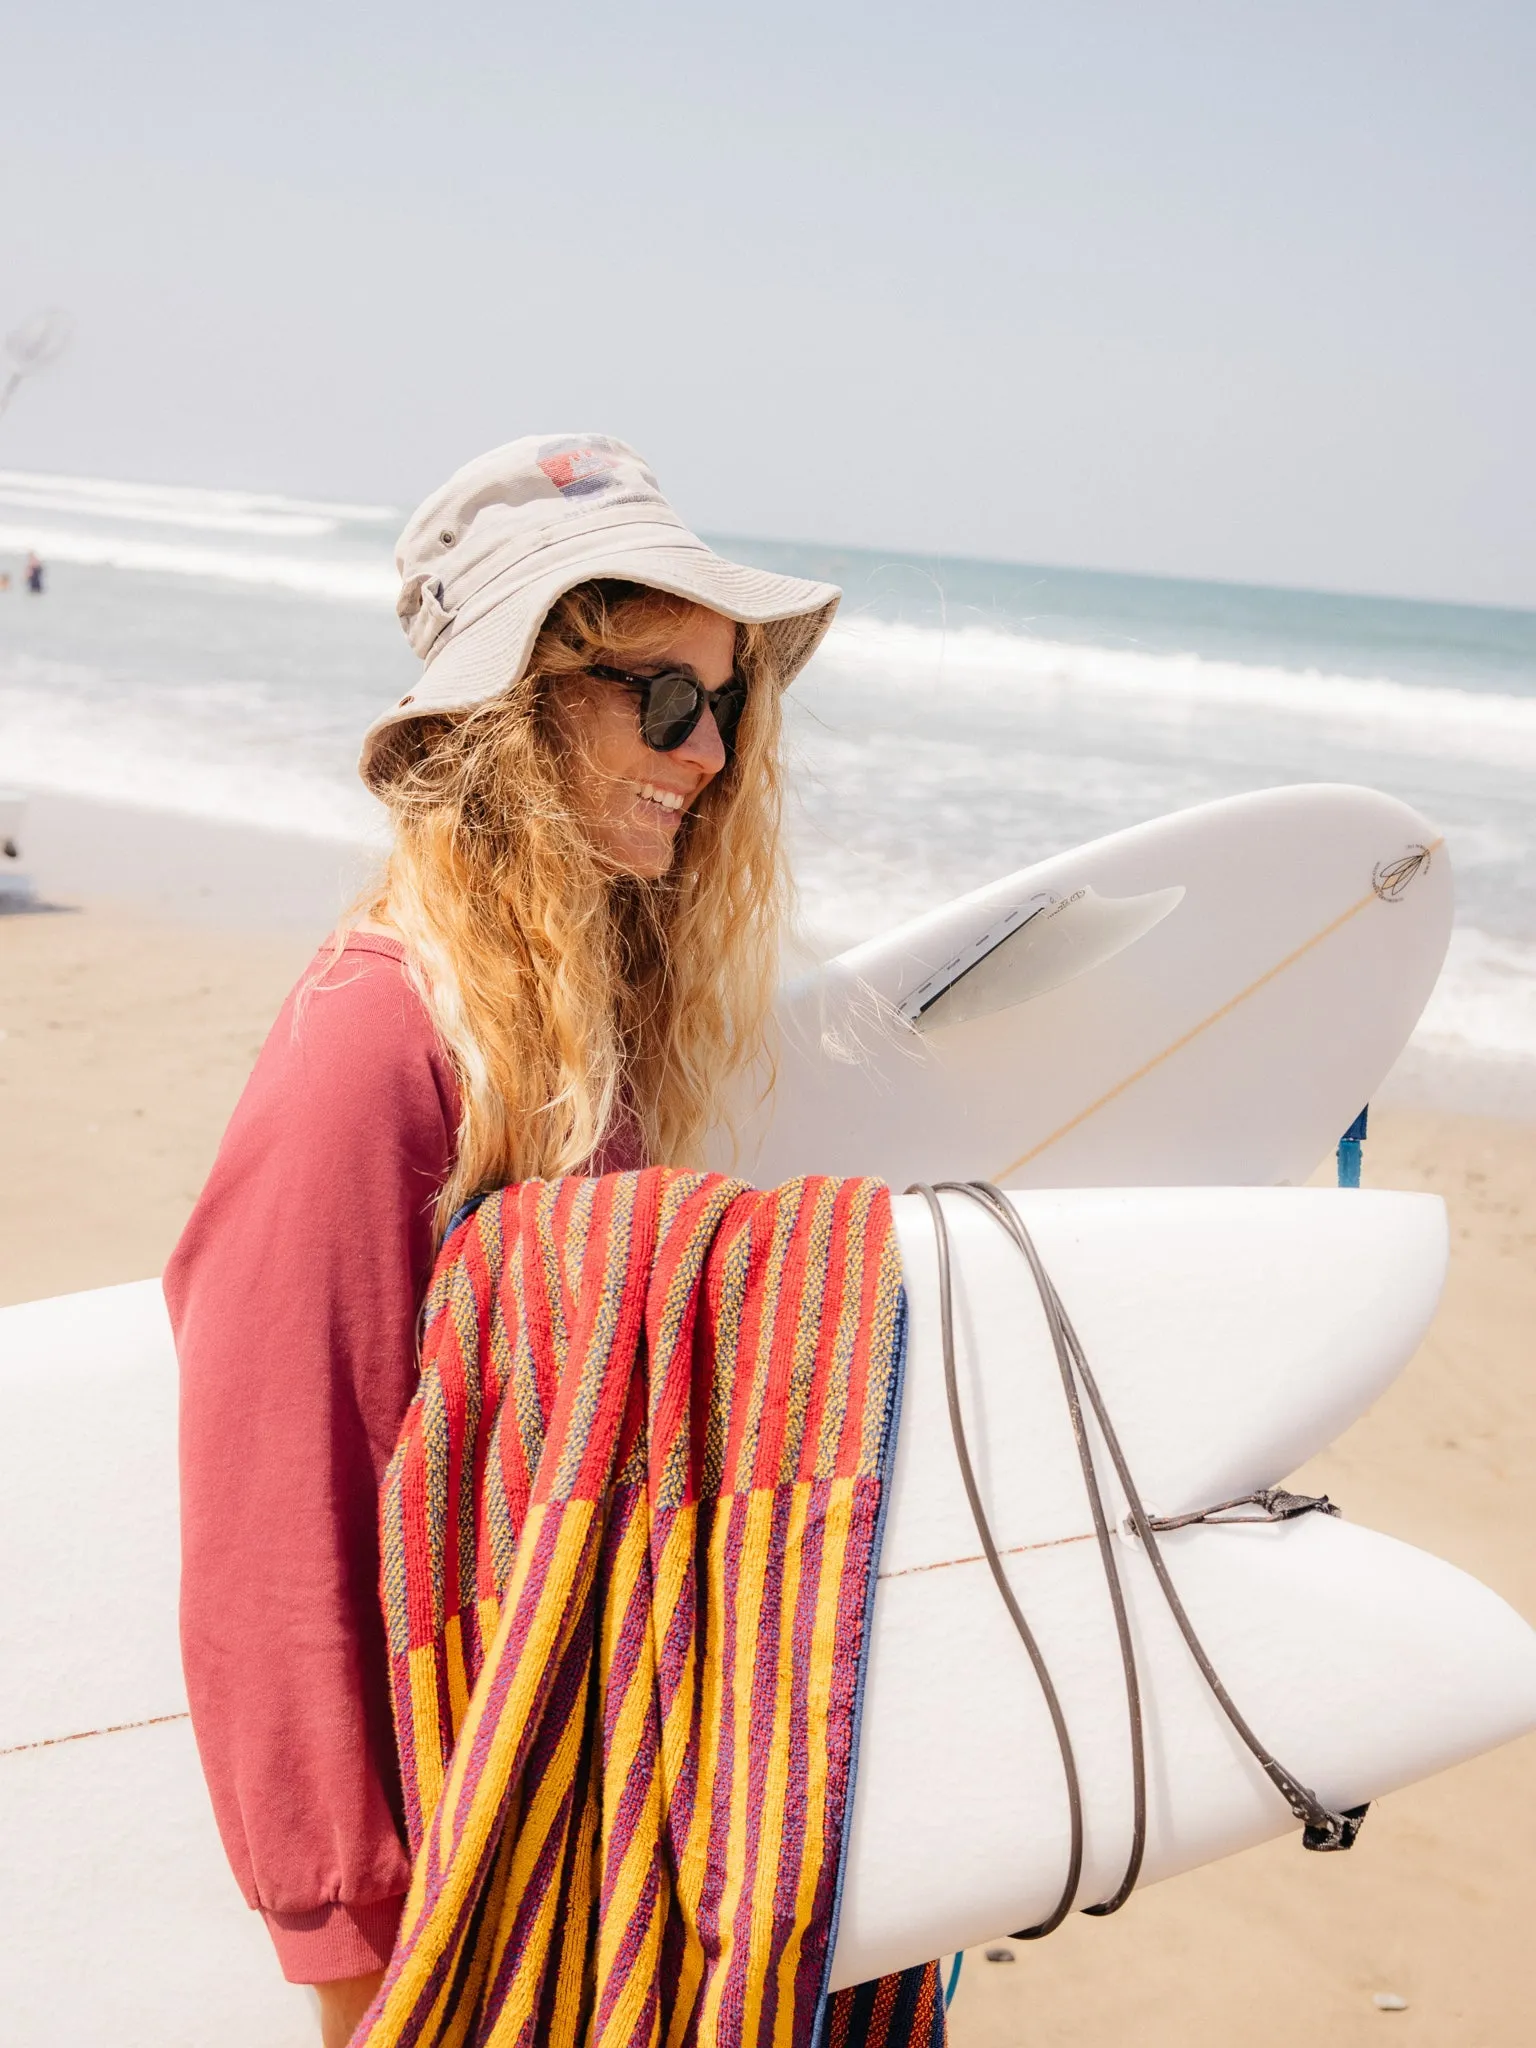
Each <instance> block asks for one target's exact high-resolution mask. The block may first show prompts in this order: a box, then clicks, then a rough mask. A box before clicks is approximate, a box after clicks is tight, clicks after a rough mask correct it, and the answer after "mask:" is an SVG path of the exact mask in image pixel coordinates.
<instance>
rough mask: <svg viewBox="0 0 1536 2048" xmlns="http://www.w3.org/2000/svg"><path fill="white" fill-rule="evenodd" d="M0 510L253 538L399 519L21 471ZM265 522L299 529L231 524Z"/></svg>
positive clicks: (300, 501)
mask: <svg viewBox="0 0 1536 2048" xmlns="http://www.w3.org/2000/svg"><path fill="white" fill-rule="evenodd" d="M0 505H19V506H23V507H25V508H27V509H29V510H30V509H33V508H37V509H43V510H48V511H67V512H75V513H79V514H81V515H82V516H85V517H90V516H91V515H93V514H94V515H95V516H97V517H98V518H111V519H155V520H160V521H162V522H164V523H165V524H166V525H170V526H209V527H213V528H215V529H223V530H226V531H239V532H253V533H254V532H267V531H279V530H280V531H284V532H289V533H300V532H302V533H314V532H330V531H331V530H333V529H334V528H335V526H336V525H337V523H338V522H339V521H341V520H348V521H355V522H358V523H360V524H364V525H384V526H393V525H397V524H398V523H399V518H400V515H399V513H398V512H397V511H396V510H395V509H394V508H393V507H392V506H389V505H348V504H332V503H329V502H327V501H324V500H319V499H314V498H285V497H282V496H281V495H279V494H277V493H275V492H271V491H210V490H202V489H195V488H192V487H191V486H188V485H184V484H135V483H121V482H119V481H117V480H116V479H115V478H112V477H96V476H53V475H48V474H45V473H43V472H40V471H33V470H21V469H0ZM269 518H276V519H288V520H298V521H302V522H303V524H302V525H293V526H288V527H284V528H281V529H279V528H268V527H263V526H239V525H237V524H235V523H234V522H238V521H241V520H250V519H257V520H263V519H269Z"/></svg>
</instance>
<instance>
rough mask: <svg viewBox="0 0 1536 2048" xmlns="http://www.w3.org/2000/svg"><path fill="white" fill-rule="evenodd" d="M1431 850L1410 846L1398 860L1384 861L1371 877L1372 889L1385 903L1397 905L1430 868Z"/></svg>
mask: <svg viewBox="0 0 1536 2048" xmlns="http://www.w3.org/2000/svg"><path fill="white" fill-rule="evenodd" d="M1430 854H1431V848H1429V847H1427V846H1410V847H1409V848H1408V851H1407V852H1406V853H1400V854H1399V855H1398V856H1397V858H1396V860H1384V861H1382V862H1381V863H1380V865H1379V866H1378V867H1377V868H1376V869H1375V870H1374V872H1373V873H1372V875H1371V887H1372V888H1373V889H1374V890H1375V891H1376V894H1377V895H1378V896H1379V897H1380V898H1381V900H1382V902H1383V903H1397V902H1399V901H1401V899H1402V898H1403V897H1404V896H1405V895H1406V894H1407V892H1408V890H1409V888H1410V887H1411V886H1412V885H1413V883H1414V882H1416V881H1417V880H1418V878H1419V876H1420V875H1422V874H1423V873H1424V872H1425V871H1426V869H1427V868H1428V866H1429V862H1430Z"/></svg>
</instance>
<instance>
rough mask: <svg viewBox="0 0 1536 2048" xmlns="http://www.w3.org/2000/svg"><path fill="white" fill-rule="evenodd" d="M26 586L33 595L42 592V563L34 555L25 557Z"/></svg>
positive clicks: (37, 595) (39, 595)
mask: <svg viewBox="0 0 1536 2048" xmlns="http://www.w3.org/2000/svg"><path fill="white" fill-rule="evenodd" d="M27 588H28V590H30V591H31V593H32V595H33V596H34V597H41V596H42V594H43V565H42V563H41V562H40V561H39V560H38V558H37V556H36V555H28V557H27Z"/></svg>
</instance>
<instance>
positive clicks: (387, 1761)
mask: <svg viewBox="0 0 1536 2048" xmlns="http://www.w3.org/2000/svg"><path fill="white" fill-rule="evenodd" d="M398 564H399V568H400V572H401V579H402V589H401V596H400V601H399V606H398V609H399V612H400V616H401V620H402V623H403V625H404V627H405V630H406V633H407V635H408V636H409V638H410V640H411V643H412V645H413V647H414V648H415V650H416V652H417V653H418V654H419V655H420V656H421V657H422V658H423V661H424V663H425V669H424V673H423V677H422V680H421V681H420V683H419V684H418V685H417V687H416V688H415V689H414V690H413V691H412V692H410V693H409V695H407V696H406V697H404V698H402V699H401V701H400V703H399V704H397V705H396V706H395V707H394V708H393V709H392V710H391V711H389V712H388V713H387V714H386V715H385V716H384V717H383V718H381V719H380V720H378V721H377V722H376V723H375V725H374V726H373V727H372V728H371V729H370V731H369V733H368V735H367V737H366V740H365V742H364V750H363V759H362V772H363V775H364V778H365V779H366V780H367V782H368V783H369V784H370V786H371V787H372V788H373V789H374V790H375V791H376V792H377V793H378V795H379V796H380V797H381V798H382V799H383V801H384V803H385V805H386V807H387V809H388V811H389V813H390V817H391V822H392V825H393V845H392V849H391V852H390V855H389V859H388V862H387V864H386V867H385V870H384V873H383V876H382V879H381V881H380V884H379V887H378V889H377V891H376V893H375V894H374V895H373V897H372V899H371V901H370V902H369V903H368V905H367V907H366V911H365V913H364V914H362V915H360V916H359V917H357V918H355V919H354V920H353V922H352V923H351V924H350V925H349V926H347V927H344V929H343V931H342V932H341V933H339V934H338V935H337V938H336V939H335V940H334V941H333V942H332V944H331V945H329V946H328V947H326V948H324V949H323V950H322V952H321V954H320V956H319V958H318V959H317V960H316V961H315V962H314V963H313V965H312V966H311V968H310V969H309V970H308V971H307V973H306V974H305V975H304V976H303V977H302V978H301V980H300V983H299V985H298V987H297V988H296V990H295V991H294V993H293V995H292V996H290V998H289V1000H288V1003H287V1005H286V1006H285V1008H284V1010H283V1012H282V1014H281V1015H280V1016H279V1018H278V1021H277V1023H276V1025H275V1026H274V1027H273V1031H272V1034H271V1036H270V1037H269V1039H268V1041H267V1043H266V1046H265V1047H264V1049H263V1051H262V1053H261V1056H260V1059H259V1060H258V1062H257V1065H256V1069H255V1072H254V1073H253V1075H252V1077H251V1080H250V1083H249V1085H248V1086H247V1089H246V1091H245V1094H244V1096H243V1097H242V1099H241V1102H240V1104H239V1107H238V1108H237V1110H236V1112H235V1115H234V1118H233V1120H232V1121H231V1124H230V1127H229V1130H228V1132H227V1134H226V1136H225V1139H224V1143H223V1145H222V1147H221V1148H220V1152H219V1156H218V1159H217V1161H216V1163H215V1166H214V1169H213V1173H212V1175H211V1177H210V1179H209V1182H208V1185H207V1187H206V1188H205V1190H204V1192H203V1194H202V1197H201V1198H200V1200H199V1202H198V1205H197V1208H196V1210H195V1211H194V1213H193V1216H192V1219H191V1221H190V1223H189V1224H188V1226H187V1230H186V1232H185V1234H184V1236H183V1238H182V1240H181V1242H180V1244H179V1245H178V1247H177V1249H176V1252H175V1254H174V1256H173V1258H172V1260H171V1263H170V1266H169V1267H168V1269H167V1272H166V1294H167V1298H168V1300H169V1303H170V1307H171V1314H172V1319H173V1322H174V1324H175V1327H176V1337H177V1349H178V1353H179V1355H180V1359H181V1368H182V1519H183V1584H182V1647H183V1656H184V1661H185V1664H186V1672H187V1689H188V1696H189V1699H190V1702H191V1707H192V1715H193V1721H194V1724H195V1727H196V1730H197V1737H198V1744H199V1749H200V1752H201V1756H202V1761H203V1767H204V1770H205V1772H206V1774H207V1778H208V1783H209V1789H210V1792H211V1794H212V1797H213V1803H214V1808H215V1811H216V1814H217V1816H218V1820H219V1826H220V1830H221V1833H222V1835H223V1839H224V1844H225V1848H226V1851H227V1853H228V1855H229V1858H230V1862H231V1865H232V1866H233V1868H234V1871H235V1874H236V1876H237V1878H238V1879H239V1881H240V1883H241V1886H242V1888H243V1890H244V1891H245V1894H246V1897H247V1899H248V1900H249V1902H250V1903H251V1904H252V1905H253V1906H257V1907H258V1908H259V1909H260V1910H261V1911H262V1913H263V1914H264V1916H265V1918H266V1921H267V1925H268V1928H269V1930H270V1931H271V1934H272V1937H273V1940H274V1943H275V1945H276V1947H277V1951H278V1958H279V1961H280V1962H281V1964H282V1967H283V1970H284V1973H285V1974H286V1975H287V1976H288V1977H289V1979H290V1980H292V1981H294V1982H297V1983H309V1984H313V1985H315V1986H316V1987H317V1989H318V1991H319V1996H320V2001H321V2012H322V2031H323V2034H324V2038H325V2040H326V2042H327V2044H329V2043H333V2042H334V2043H341V2042H344V2041H345V2040H346V2039H347V2038H348V2036H349V2035H350V2033H351V2031H352V2028H353V2026H354V2025H355V2023H356V2021H357V2019H358V2018H359V2017H360V2015H361V2013H362V2012H363V2010H364V2009H365V2007H366V2005H367V2004H368V2002H369V2000H370V1999H371V1997H372V1995H373V1991H374V1989H375V1988H376V1986H377V1984H378V1981H379V1975H380V1972H381V1970H382V1967H383V1965H384V1963H385V1962H386V1961H387V1959H388V1955H389V1951H390V1948H391V1945H392V1943H393V1939H394V1933H395V1927H396V1923H397V1921H398V1919H399V1914H400V1907H401V1902H402V1899H403V1895H404V1892H405V1889H406V1885H407V1882H408V1878H409V1865H408V1860H407V1856H406V1851H405V1847H404V1843H403V1836H402V1827H401V1810H400V1793H399V1784H398V1777H397V1771H396V1765H395V1753H394V1738H393V1732H392V1728H391V1718H390V1705H389V1690H388V1671H387V1664H386V1659H385V1653H384V1643H383V1633H382V1624H381V1619H380V1613H379V1601H378V1546H377V1492H378V1485H379V1481H380V1478H381V1476H382V1474H383V1470H384V1467H385V1465H386V1464H387V1462H388V1459H389V1456H390V1453H391V1451H392V1450H393V1448H394V1444H395V1440H396V1436H397V1434H398V1431H399V1428H400V1424H401V1421H402V1418H403V1416H404V1414H405V1410H406V1407H407V1405H408V1403H409V1401H410V1398H411V1395H412V1393H413V1391H414V1384H415V1375H416V1331H417V1318H418V1314H419V1310H420V1307H421V1301H422V1296H423V1294H424V1291H425V1288H426V1284H427V1281H428V1278H429V1276H430V1273H431V1268H432V1263H433V1258H434V1255H435V1252H436V1248H437V1245H438V1243H439V1242H440V1240H441V1237H442V1234H443V1231H444V1229H445V1228H446V1225H447V1223H448V1220H449V1219H450V1218H451V1216H452V1215H453V1213H454V1211H455V1210H456V1209H457V1208H458V1207H459V1205H460V1204H461V1203H462V1202H463V1201H464V1200H465V1199H466V1198H468V1197H470V1196H472V1195H474V1194H476V1193H477V1192H479V1191H480V1190H482V1189H485V1188H489V1187H495V1186H499V1185H501V1184H503V1183H505V1182H508V1181H515V1180H523V1179H528V1178H530V1177H550V1176H553V1175H558V1174H562V1173H571V1172H579V1171H588V1172H602V1171H610V1170H616V1169H619V1168H625V1167H632V1166H638V1165H641V1164H645V1163H650V1162H665V1163H687V1162H688V1161H689V1160H690V1159H691V1158H693V1157H694V1156H695V1155H696V1153H697V1150H698V1147H699V1144H700V1141H701V1139H702V1137H703V1135H704V1133H705V1132H706V1130H707V1129H708V1128H709V1127H710V1126H711V1124H713V1123H714V1122H716V1121H717V1120H718V1117H719V1114H720V1105H721V1099H722V1091H723V1090H724V1088H725V1086H726V1084H727V1083H728V1082H729V1081H730V1080H731V1078H732V1077H733V1076H734V1075H736V1074H737V1073H739V1072H740V1071H742V1070H743V1069H744V1068H745V1067H747V1066H748V1065H750V1064H751V1063H752V1062H753V1061H754V1060H755V1059H756V1058H757V1056H758V1054H759V1052H760V1050H761V1047H762V1041H763V1033H764V1028H765V1023H766V1019H767V1015H768V1010H769V1006H770V1004H771V1001H772V995H773V989H774V985H775V981H776V966H777V936H778V926H779V919H780V915H781V911H782V908H783V903H784V891H785V884H784V876H783V867H782V859H781V853H780V844H779V766H778V740H779V701H778V700H779V691H780V688H781V687H782V686H783V685H784V684H786V683H788V682H789V681H790V680H792V678H793V677H794V675H795V674H796V673H797V672H798V670H799V669H800V668H801V667H803V665H804V664H805V662H806V661H807V660H808V659H809V658H810V655H811V653H812V652H813V650H814V649H815V647H816V644H817V643H818V641H819V640H820V639H821V637H822V635H823V634H824V633H825V631H826V629H827V627H828V625H829V624H830V623H831V619H832V614H833V612H834V611H835V609H836V606H837V601H838V596H839V593H838V592H837V591H836V590H834V589H832V588H831V587H830V586H828V585H825V584H817V583H807V582H802V581H800V580H798V579H795V578H791V577H783V576H771V575H767V574H765V573H763V572H760V571H757V570H753V569H747V568H744V567H741V566H740V565H737V564H733V563H729V562H726V561H723V560H721V559H720V558H719V557H718V556H716V555H714V554H713V553H712V552H711V551H710V550H709V549H708V548H706V547H705V546H704V544H703V543H702V542H701V541H700V540H698V539H697V538H696V537H695V536H694V535H693V534H692V533H690V532H689V531H688V529H687V528H686V527H685V526H684V525H683V524H682V522H681V521H680V520H679V519H678V518H677V515H676V514H675V513H674V512H673V511H672V509H671V507H670V506H669V505H668V504H667V503H666V501H665V499H664V498H663V497H662V496H661V493H660V491H659V489H658V488H657V485H656V481H655V478H654V477H653V476H652V475H651V473H650V471H649V470H648V469H647V468H646V466H645V465H644V463H643V462H642V461H641V460H640V458H639V457H638V456H637V455H635V454H634V452H633V451H632V450H631V449H629V448H626V447H625V446H624V445H623V444H622V443H620V442H617V441H609V440H598V439H592V438H585V439H581V438H563V439H540V438H532V439H528V440H524V441H517V442H513V443H511V444H510V445H509V446H507V447H505V448H501V449H497V450H495V451H493V452H492V453H491V454H489V455H486V456H483V457H482V458H480V459H479V460H478V461H476V462H473V463H471V464H469V465H468V466H467V467H466V468H465V469H462V470H460V471H459V472H458V474H457V475H456V476H455V477H453V478H452V479H451V480H450V482H449V483H448V484H447V485H446V486H445V487H444V488H443V489H442V490H441V491H440V492H438V493H437V494H436V495H435V496H434V497H432V498H430V499H429V500H428V501H427V502H426V504H424V505H423V506H422V507H421V508H420V510H419V511H418V512H417V513H416V515H415V517H414V518H413V519H412V521H411V523H410V524H409V526H408V527H407V528H406V531H405V533H404V535H403V536H402V539H401V543H400V551H399V556H398Z"/></svg>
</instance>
